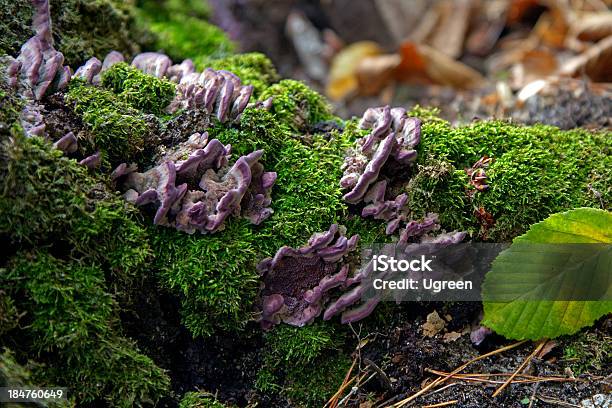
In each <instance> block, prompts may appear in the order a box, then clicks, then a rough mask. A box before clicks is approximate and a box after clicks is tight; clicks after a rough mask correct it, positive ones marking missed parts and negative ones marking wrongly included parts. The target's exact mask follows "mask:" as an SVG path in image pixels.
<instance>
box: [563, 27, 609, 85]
mask: <svg viewBox="0 0 612 408" xmlns="http://www.w3.org/2000/svg"><path fill="white" fill-rule="evenodd" d="M610 67H612V36H609V37H606V38H604V39H603V40H601V41H599V42H598V43H596V44H594V45H593V46H592V47H590V48H589V49H588V50H586V51H585V52H583V53H582V54H580V55H577V56H576V57H574V58H571V59H570V60H568V61H566V62H565V63H564V64H563V65H562V66H561V68H560V69H559V71H558V73H559V75H565V76H573V77H575V76H579V75H582V74H585V75H587V76H588V77H589V78H591V80H592V81H594V82H612V69H610Z"/></svg>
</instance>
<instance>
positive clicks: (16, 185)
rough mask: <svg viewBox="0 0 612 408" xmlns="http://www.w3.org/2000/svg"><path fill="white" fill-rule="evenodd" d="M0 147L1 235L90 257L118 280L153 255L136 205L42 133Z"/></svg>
mask: <svg viewBox="0 0 612 408" xmlns="http://www.w3.org/2000/svg"><path fill="white" fill-rule="evenodd" d="M0 153H1V154H0V159H1V160H0V175H1V176H2V177H0V179H1V180H2V183H1V184H0V187H1V190H0V211H2V214H3V215H4V216H3V217H2V218H1V220H0V237H3V238H4V239H6V240H7V241H8V242H10V243H11V244H12V245H13V246H15V247H18V246H21V247H26V248H27V247H31V246H42V245H54V246H55V247H58V248H62V251H64V252H66V251H67V252H68V253H69V254H71V255H72V256H78V257H84V256H86V257H89V258H90V259H92V260H95V261H96V262H99V263H100V264H102V265H104V266H105V267H106V268H107V270H108V271H109V272H108V273H109V274H112V276H114V278H115V280H116V283H117V284H118V285H124V286H125V285H129V283H130V282H131V281H132V280H133V279H135V277H136V276H137V274H138V271H139V270H140V269H141V268H142V267H143V266H144V265H146V263H147V261H148V259H149V258H150V256H151V250H150V248H149V246H148V241H147V235H146V231H145V230H144V229H142V228H141V227H140V225H139V222H138V219H139V213H138V212H136V210H134V209H133V208H132V207H131V206H129V205H128V204H127V203H125V201H124V200H123V199H122V198H121V197H119V196H117V195H116V194H115V193H111V192H109V191H108V190H107V189H106V187H105V186H104V184H103V183H102V182H101V181H100V180H98V179H96V178H95V177H93V176H91V175H90V174H88V172H87V169H86V168H84V167H83V166H80V165H78V164H77V163H76V161H74V160H72V159H68V158H67V157H65V156H63V155H62V153H61V152H60V151H58V150H56V149H54V148H53V147H52V146H51V144H50V143H48V142H46V141H44V140H42V139H40V138H24V137H17V138H14V139H13V140H12V141H5V142H3V143H2V144H1V145H0Z"/></svg>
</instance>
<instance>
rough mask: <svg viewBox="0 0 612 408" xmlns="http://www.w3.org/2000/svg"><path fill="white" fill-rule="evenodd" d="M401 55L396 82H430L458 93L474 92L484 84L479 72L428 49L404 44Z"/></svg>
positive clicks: (422, 46)
mask: <svg viewBox="0 0 612 408" xmlns="http://www.w3.org/2000/svg"><path fill="white" fill-rule="evenodd" d="M400 55H401V57H402V60H401V64H400V65H399V67H398V69H397V72H396V78H398V79H399V80H402V81H406V82H416V83H428V82H429V83H432V82H433V83H437V84H440V85H446V86H451V87H453V88H457V89H473V88H477V87H480V86H482V85H483V84H484V83H485V78H484V77H483V76H482V75H481V74H480V73H479V72H478V71H476V70H474V69H473V68H470V67H468V66H467V65H465V64H463V63H461V62H459V61H455V60H454V59H452V58H450V57H449V56H447V55H445V54H444V53H442V52H440V51H437V50H435V49H433V48H431V47H429V46H427V45H422V44H415V43H413V42H410V41H406V42H404V43H403V44H402V46H401V50H400Z"/></svg>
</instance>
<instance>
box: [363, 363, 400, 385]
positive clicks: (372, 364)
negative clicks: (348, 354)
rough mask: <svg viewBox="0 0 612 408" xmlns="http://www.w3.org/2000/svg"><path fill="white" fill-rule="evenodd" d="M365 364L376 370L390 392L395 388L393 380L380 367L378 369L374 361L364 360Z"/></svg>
mask: <svg viewBox="0 0 612 408" xmlns="http://www.w3.org/2000/svg"><path fill="white" fill-rule="evenodd" d="M363 362H364V363H366V364H367V365H368V366H369V367H370V368H371V369H372V370H374V371H375V372H376V373H377V374H378V375H379V377H380V378H381V379H382V382H383V383H384V384H385V387H386V388H387V389H388V390H390V389H392V388H393V384H391V380H390V379H389V377H388V376H387V373H385V372H384V371H383V370H382V369H381V368H380V367H378V366H377V365H376V364H375V363H374V362H373V361H372V360H370V359H368V358H364V359H363Z"/></svg>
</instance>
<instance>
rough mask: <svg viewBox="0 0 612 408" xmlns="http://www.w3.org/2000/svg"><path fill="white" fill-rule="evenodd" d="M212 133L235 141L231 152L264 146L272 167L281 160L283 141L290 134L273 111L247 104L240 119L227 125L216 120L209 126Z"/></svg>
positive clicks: (240, 152) (232, 143)
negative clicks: (238, 121) (235, 123)
mask: <svg viewBox="0 0 612 408" xmlns="http://www.w3.org/2000/svg"><path fill="white" fill-rule="evenodd" d="M208 133H209V135H210V136H211V137H215V138H218V139H219V140H220V141H221V142H223V143H225V144H227V143H229V144H231V145H232V154H234V155H236V156H238V155H245V154H249V153H251V152H252V151H255V150H258V149H263V150H264V158H263V160H262V162H263V163H264V165H265V166H266V167H267V168H269V169H273V168H274V167H275V166H276V163H277V162H278V161H279V160H280V158H281V156H280V152H281V150H282V148H283V145H284V144H285V142H286V141H287V140H289V139H290V138H291V135H290V133H289V132H288V130H287V129H286V128H285V127H283V126H281V124H280V123H279V122H278V121H277V120H276V117H275V116H274V114H272V113H270V112H268V111H266V110H265V109H256V108H246V109H245V110H244V112H242V115H241V116H240V123H239V124H238V125H235V126H227V125H225V124H222V123H219V122H216V121H215V123H214V125H213V126H212V127H211V128H210V129H208Z"/></svg>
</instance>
